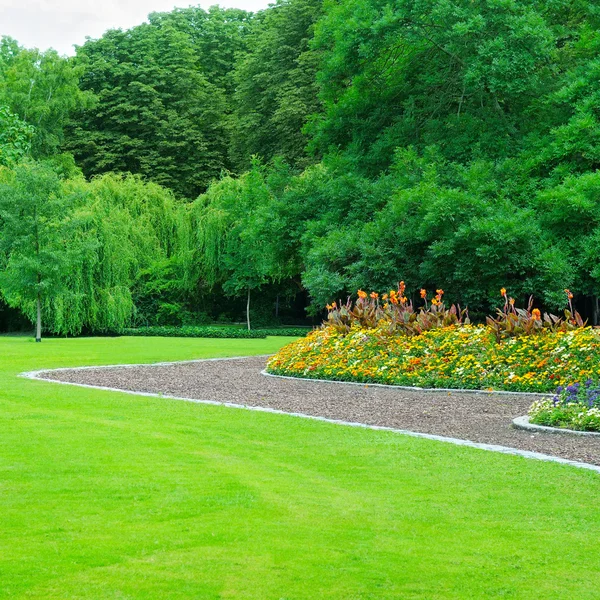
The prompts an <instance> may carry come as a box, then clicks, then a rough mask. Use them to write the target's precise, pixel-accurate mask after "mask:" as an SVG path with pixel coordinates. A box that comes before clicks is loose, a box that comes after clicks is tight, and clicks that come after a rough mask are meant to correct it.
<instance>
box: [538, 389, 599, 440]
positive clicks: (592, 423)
mask: <svg viewBox="0 0 600 600" xmlns="http://www.w3.org/2000/svg"><path fill="white" fill-rule="evenodd" d="M529 421H530V423H535V424H536V425H545V426H547V427H558V428H565V429H574V430H576V431H600V387H599V386H598V384H597V383H594V381H593V380H592V379H588V380H587V381H586V382H585V383H584V384H581V383H575V384H572V385H568V386H566V387H559V388H558V389H557V393H556V395H555V396H554V397H553V398H547V399H546V398H545V399H543V400H538V401H537V402H534V403H533V404H532V405H531V408H530V409H529Z"/></svg>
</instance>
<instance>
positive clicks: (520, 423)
mask: <svg viewBox="0 0 600 600" xmlns="http://www.w3.org/2000/svg"><path fill="white" fill-rule="evenodd" d="M513 427H514V428H515V429H523V430H525V431H535V432H538V433H554V434H558V435H561V434H562V435H579V436H585V437H600V431H577V429H566V428H561V427H548V426H547V425H536V424H535V423H530V422H529V417H528V416H527V415H525V416H523V417H516V418H515V419H513Z"/></svg>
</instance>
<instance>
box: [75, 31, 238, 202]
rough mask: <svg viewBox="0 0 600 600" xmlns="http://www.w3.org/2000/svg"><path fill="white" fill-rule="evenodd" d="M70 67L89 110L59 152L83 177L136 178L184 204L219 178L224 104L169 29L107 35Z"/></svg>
mask: <svg viewBox="0 0 600 600" xmlns="http://www.w3.org/2000/svg"><path fill="white" fill-rule="evenodd" d="M77 65H78V66H80V67H82V68H84V74H83V76H82V78H81V87H82V89H83V90H85V91H87V92H90V93H93V94H94V96H95V98H96V102H95V104H94V106H91V107H89V108H87V109H85V110H83V111H81V112H79V113H78V114H77V115H76V116H74V117H73V119H72V122H71V124H70V126H69V132H68V139H67V145H66V147H67V148H68V149H69V150H71V151H72V152H73V153H74V155H75V158H76V160H77V161H78V164H80V165H81V167H82V168H83V171H84V173H85V174H86V175H87V176H92V175H97V174H101V173H105V172H107V171H116V172H121V173H127V172H131V173H136V174H140V175H143V176H145V177H147V178H148V179H150V180H152V181H154V182H156V183H159V184H160V185H163V186H166V187H168V188H170V189H172V190H173V191H174V192H175V193H176V194H177V195H178V196H180V197H186V198H193V197H195V196H196V195H197V194H198V193H199V192H201V191H203V190H204V189H205V188H206V186H207V185H208V183H209V182H210V180H211V179H212V178H214V177H216V176H218V174H219V172H220V171H221V169H222V168H223V166H224V165H225V157H226V153H227V124H226V119H225V99H224V95H223V91H222V90H221V89H220V88H218V87H217V86H215V85H214V84H212V83H211V82H210V81H209V80H208V79H207V78H206V77H205V76H204V75H203V74H202V72H201V70H200V68H199V64H198V57H197V54H196V52H195V49H194V47H193V45H192V42H191V41H190V39H189V37H188V36H187V35H186V34H185V33H184V32H181V31H178V30H177V29H176V28H175V26H174V25H173V24H172V23H169V22H166V23H164V24H161V25H149V24H144V25H140V26H138V27H134V28H133V29H131V30H128V31H120V30H110V31H108V32H107V33H106V34H105V35H104V36H103V37H102V38H100V39H98V40H89V41H87V42H86V43H85V44H84V45H83V46H81V47H80V48H79V49H78V52H77Z"/></svg>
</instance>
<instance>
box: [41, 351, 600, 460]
mask: <svg viewBox="0 0 600 600" xmlns="http://www.w3.org/2000/svg"><path fill="white" fill-rule="evenodd" d="M265 362H266V359H265V357H249V358H243V359H225V360H216V361H202V362H187V363H186V362H182V363H176V364H172V365H147V366H139V367H127V368H124V367H110V368H102V369H83V370H76V369H72V370H61V371H48V372H45V373H43V374H42V375H41V376H42V377H44V378H45V379H52V380H55V381H64V382H69V383H82V384H87V385H96V386H102V387H111V388H119V389H122V390H128V391H139V392H151V393H162V394H168V395H171V396H181V397H184V398H190V399H196V400H216V401H218V402H233V403H236V404H244V405H248V406H262V407H268V408H274V409H277V410H282V411H285V412H297V413H304V414H309V415H314V416H319V417H326V418H329V419H340V420H345V421H355V422H360V423H366V424H368V425H382V426H386V427H394V428H398V429H407V430H410V431H417V432H421V433H430V434H435V435H443V436H448V437H456V438H460V439H465V440H470V441H473V442H482V443H487V444H499V445H502V446H509V447H511V448H518V449H521V450H530V451H534V452H542V453H544V454H550V455H553V456H559V457H562V458H567V459H571V460H577V461H583V462H588V463H592V464H595V465H600V438H586V437H578V436H577V437H576V436H573V437H571V436H567V435H560V436H559V435H554V434H551V433H548V434H546V433H539V434H534V435H531V432H527V431H522V430H517V429H514V428H513V427H512V420H513V419H514V418H515V417H518V416H522V415H525V414H527V411H528V409H529V406H530V404H531V402H532V401H533V397H528V396H523V395H514V396H513V395H495V394H490V393H482V394H463V393H460V392H452V393H451V394H448V393H441V392H424V391H416V390H415V391H407V390H395V389H391V388H378V387H373V386H364V387H359V386H356V385H340V384H335V383H320V382H314V381H307V380H301V379H297V380H292V379H277V378H273V377H266V376H264V375H262V374H261V371H262V370H263V369H264V367H265Z"/></svg>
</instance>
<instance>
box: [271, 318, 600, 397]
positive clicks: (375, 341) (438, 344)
mask: <svg viewBox="0 0 600 600" xmlns="http://www.w3.org/2000/svg"><path fill="white" fill-rule="evenodd" d="M267 370H268V371H269V372H271V373H274V374H280V375H293V376H296V377H308V378H317V379H333V380H338V381H356V382H362V383H371V382H373V383H385V384H392V385H406V386H419V387H430V388H454V389H457V388H466V389H482V390H494V389H495V390H509V391H520V392H544V393H552V392H553V391H554V390H555V389H556V386H557V385H562V386H567V385H570V384H572V383H573V382H576V381H580V380H585V379H598V378H600V336H599V335H598V334H597V333H596V330H593V329H592V328H590V327H582V328H579V329H576V330H573V331H556V332H554V333H551V332H549V333H547V334H545V335H532V336H520V337H511V338H509V339H506V340H505V341H503V342H502V343H498V342H497V340H496V337H495V335H494V332H493V331H492V330H491V329H490V328H489V327H486V326H473V325H450V326H448V327H441V328H435V329H430V330H429V331H424V332H423V333H422V334H421V335H414V336H406V335H395V336H390V335H388V333H387V331H386V326H385V324H382V326H378V327H375V328H370V329H369V328H363V327H360V326H359V325H357V324H355V325H353V326H352V327H351V328H350V331H349V332H348V333H343V332H340V331H338V330H336V329H335V328H333V327H327V326H325V327H323V328H322V329H318V330H316V331H314V332H312V333H311V334H309V335H308V336H307V337H306V338H303V339H300V340H297V341H295V342H293V343H291V344H289V345H287V346H285V347H284V348H282V349H281V350H280V351H279V352H278V353H277V354H276V355H275V356H273V357H272V358H271V359H270V360H269V362H268V365H267Z"/></svg>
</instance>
